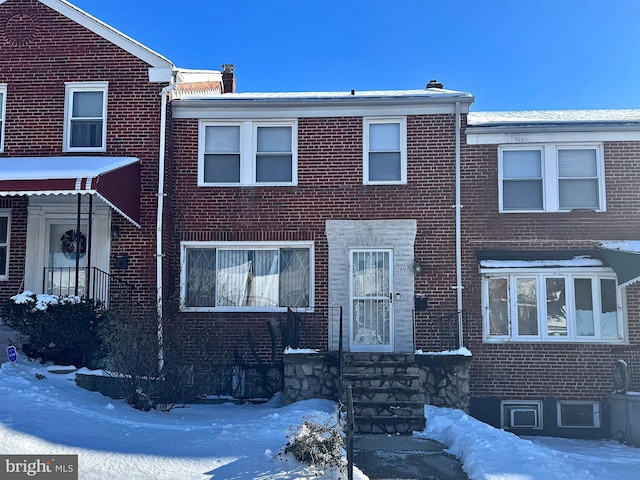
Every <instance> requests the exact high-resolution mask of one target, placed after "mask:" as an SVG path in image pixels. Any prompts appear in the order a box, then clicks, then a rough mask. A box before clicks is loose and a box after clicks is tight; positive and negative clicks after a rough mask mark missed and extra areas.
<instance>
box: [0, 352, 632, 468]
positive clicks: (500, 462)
mask: <svg viewBox="0 0 640 480" xmlns="http://www.w3.org/2000/svg"><path fill="white" fill-rule="evenodd" d="M51 368H52V367H49V368H47V367H45V366H42V365H39V364H37V363H33V362H29V361H27V360H25V359H23V358H20V360H19V361H18V362H17V364H15V365H13V364H10V363H4V364H2V366H1V368H0V454H40V455H42V454H52V455H53V454H77V455H78V456H79V478H80V479H81V480H85V479H100V480H103V479H109V480H110V479H122V478H127V479H128V480H136V479H145V480H146V479H153V480H163V479H166V480H175V479H176V478H180V479H187V480H188V479H212V478H215V479H315V478H322V477H318V476H317V472H315V471H314V470H312V469H310V468H308V467H305V466H302V465H300V464H297V463H296V462H295V461H287V462H285V461H282V460H280V459H278V458H276V454H277V452H278V451H279V450H280V448H282V447H283V446H284V445H285V444H286V441H287V438H286V437H287V434H288V433H289V432H290V428H291V427H292V426H295V425H300V424H301V422H302V419H303V418H305V417H308V416H312V415H316V416H318V417H319V418H326V417H327V416H328V415H331V414H333V412H334V410H335V404H333V403H332V402H328V401H324V400H307V401H304V402H298V403H295V404H293V405H289V406H282V404H281V403H279V402H278V400H277V398H276V399H273V400H272V401H270V402H268V403H266V404H263V405H234V404H231V403H229V404H222V405H189V406H188V407H187V408H179V409H174V410H172V411H171V412H168V413H163V412H159V411H155V410H154V411H151V412H146V413H145V412H140V411H138V410H134V409H132V408H131V407H130V406H129V405H127V404H126V403H125V402H124V401H121V400H112V399H110V398H107V397H104V396H102V395H100V394H98V393H95V392H89V391H86V390H83V389H81V388H79V387H77V386H76V384H75V382H74V381H73V379H74V374H73V373H66V374H55V373H50V372H49V370H50V369H51ZM56 368H58V367H56ZM42 377H43V378H42ZM425 413H426V415H427V419H428V420H427V425H428V426H427V429H426V431H425V432H421V433H419V434H417V435H422V436H426V437H429V438H434V439H436V440H439V441H441V442H442V443H445V444H447V445H449V447H450V452H451V453H453V454H454V455H456V456H458V457H459V458H460V459H461V461H462V462H463V465H464V469H465V471H466V472H467V473H468V474H469V477H470V478H471V479H492V480H494V479H495V480H506V479H509V480H536V479H540V480H553V479H560V478H562V479H563V480H564V479H581V480H582V479H585V480H588V479H600V480H609V479H612V480H613V479H615V480H624V479H635V478H638V472H640V449H636V448H632V447H626V446H623V445H619V444H617V443H615V442H611V441H576V440H563V439H550V438H540V439H535V440H533V439H531V440H529V439H520V438H518V437H516V436H515V435H512V434H510V433H507V432H504V431H502V430H497V429H494V428H492V427H490V426H488V425H485V424H483V423H481V422H478V421H477V420H475V419H473V418H471V417H468V416H467V415H465V414H464V413H463V412H461V411H459V410H451V409H439V408H435V407H425ZM356 478H359V479H366V477H365V476H364V475H362V474H360V473H359V472H356Z"/></svg>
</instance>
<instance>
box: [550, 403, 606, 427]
mask: <svg viewBox="0 0 640 480" xmlns="http://www.w3.org/2000/svg"><path fill="white" fill-rule="evenodd" d="M558 426H559V427H568V428H599V427H600V402H593V401H565V400H563V401H560V402H558Z"/></svg>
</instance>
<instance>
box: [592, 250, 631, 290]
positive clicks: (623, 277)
mask: <svg viewBox="0 0 640 480" xmlns="http://www.w3.org/2000/svg"><path fill="white" fill-rule="evenodd" d="M598 250H599V251H600V253H601V255H602V256H603V257H604V259H605V260H606V262H607V263H608V264H609V266H610V267H611V268H612V269H613V271H614V272H616V276H617V277H618V285H619V286H621V287H626V286H627V285H631V284H632V283H635V282H637V281H639V280H640V241H621V242H602V243H601V244H600V246H599V248H598Z"/></svg>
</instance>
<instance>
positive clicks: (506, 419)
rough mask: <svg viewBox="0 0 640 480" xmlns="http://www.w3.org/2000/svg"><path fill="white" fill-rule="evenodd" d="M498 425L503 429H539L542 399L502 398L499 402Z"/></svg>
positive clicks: (540, 426) (540, 425)
mask: <svg viewBox="0 0 640 480" xmlns="http://www.w3.org/2000/svg"><path fill="white" fill-rule="evenodd" d="M500 426H501V427H502V428H505V429H514V428H530V429H541V428H542V426H543V425H542V401H541V400H503V401H502V402H500Z"/></svg>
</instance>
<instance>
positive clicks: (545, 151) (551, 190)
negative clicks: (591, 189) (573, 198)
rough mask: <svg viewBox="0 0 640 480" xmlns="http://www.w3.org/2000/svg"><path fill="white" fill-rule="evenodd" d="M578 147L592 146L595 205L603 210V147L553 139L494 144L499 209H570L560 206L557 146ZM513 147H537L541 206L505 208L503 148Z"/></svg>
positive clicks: (519, 210) (569, 148) (543, 210)
mask: <svg viewBox="0 0 640 480" xmlns="http://www.w3.org/2000/svg"><path fill="white" fill-rule="evenodd" d="M563 149H565V150H581V149H588V150H592V149H595V151H596V165H597V169H598V207H597V208H595V209H594V211H596V212H605V211H606V210H607V206H606V190H605V175H604V147H603V144H602V143H579V144H575V145H574V144H571V143H553V144H528V145H500V146H499V147H498V198H499V200H498V201H499V211H500V213H549V212H570V211H571V210H561V209H560V196H559V190H560V186H559V183H560V180H559V171H558V151H559V150H563ZM514 150H539V151H540V153H541V155H540V157H541V163H542V164H541V166H540V167H541V170H542V208H541V209H539V210H536V209H534V210H531V209H512V208H509V209H505V208H504V201H503V200H504V198H503V185H504V183H503V182H504V168H503V152H505V151H514Z"/></svg>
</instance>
